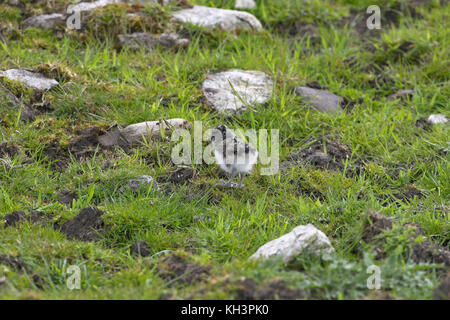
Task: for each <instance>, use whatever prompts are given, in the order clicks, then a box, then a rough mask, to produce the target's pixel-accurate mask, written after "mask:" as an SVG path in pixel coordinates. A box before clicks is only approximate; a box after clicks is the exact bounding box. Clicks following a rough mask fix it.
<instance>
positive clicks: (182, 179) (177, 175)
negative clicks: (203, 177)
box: [157, 168, 195, 185]
mask: <svg viewBox="0 0 450 320" xmlns="http://www.w3.org/2000/svg"><path fill="white" fill-rule="evenodd" d="M194 176H195V171H194V169H192V168H179V169H177V170H176V171H174V172H172V173H169V174H168V176H166V177H160V178H158V179H157V181H158V182H160V183H171V184H178V185H181V184H186V183H188V182H189V180H191V179H193V178H194Z"/></svg>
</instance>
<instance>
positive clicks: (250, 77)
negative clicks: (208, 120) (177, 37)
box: [202, 69, 273, 114]
mask: <svg viewBox="0 0 450 320" xmlns="http://www.w3.org/2000/svg"><path fill="white" fill-rule="evenodd" d="M230 83H231V85H230ZM202 89H203V94H204V95H205V97H206V101H207V103H208V104H209V105H210V106H211V107H213V108H214V109H216V110H218V111H219V112H221V113H225V114H230V113H231V114H232V113H236V112H240V111H242V110H244V109H245V104H244V103H243V102H242V101H241V99H242V100H243V101H244V102H246V103H247V104H249V105H252V104H255V103H264V102H266V101H268V100H269V99H270V96H271V95H272V91H273V81H272V78H271V77H270V76H268V75H267V74H265V73H263V72H260V71H247V70H239V69H232V70H229V71H224V72H219V73H211V74H208V75H207V76H206V79H205V81H204V82H203V88H202ZM233 89H234V90H233ZM235 93H236V94H237V95H238V96H239V97H240V98H241V99H239V97H238V96H237V95H236V94H235Z"/></svg>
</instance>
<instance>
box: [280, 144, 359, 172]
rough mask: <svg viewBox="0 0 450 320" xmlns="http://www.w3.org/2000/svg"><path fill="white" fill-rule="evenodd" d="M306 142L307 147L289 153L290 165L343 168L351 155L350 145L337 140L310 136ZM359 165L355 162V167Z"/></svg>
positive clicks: (332, 168) (357, 167)
mask: <svg viewBox="0 0 450 320" xmlns="http://www.w3.org/2000/svg"><path fill="white" fill-rule="evenodd" d="M324 140H325V142H324ZM306 144H308V147H306V148H303V149H301V150H300V151H297V152H293V153H291V154H290V156H289V158H290V166H295V165H299V164H309V165H312V166H314V167H316V168H319V169H331V170H343V169H344V167H345V164H344V163H345V161H346V160H350V157H351V155H352V151H351V149H350V147H348V146H347V145H345V144H344V143H342V142H340V141H338V140H334V141H331V140H328V139H314V138H311V139H309V140H308V141H307V142H306ZM359 167H360V165H359V164H356V167H355V168H356V169H359ZM348 168H350V169H351V168H352V166H351V165H349V167H348Z"/></svg>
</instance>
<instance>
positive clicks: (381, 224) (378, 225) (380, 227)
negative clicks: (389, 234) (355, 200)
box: [362, 211, 392, 243]
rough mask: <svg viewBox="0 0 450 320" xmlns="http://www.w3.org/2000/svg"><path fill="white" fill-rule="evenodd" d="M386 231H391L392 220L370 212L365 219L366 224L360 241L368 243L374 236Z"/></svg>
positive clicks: (375, 212) (376, 212)
mask: <svg viewBox="0 0 450 320" xmlns="http://www.w3.org/2000/svg"><path fill="white" fill-rule="evenodd" d="M388 229H392V219H389V218H387V217H385V216H384V215H383V214H381V213H380V212H378V211H370V212H369V214H368V217H367V224H366V226H365V227H364V231H363V236H362V239H363V240H364V241H365V242H366V243H370V242H372V241H373V240H374V239H375V237H376V236H378V235H379V234H381V233H383V232H384V231H386V230H388Z"/></svg>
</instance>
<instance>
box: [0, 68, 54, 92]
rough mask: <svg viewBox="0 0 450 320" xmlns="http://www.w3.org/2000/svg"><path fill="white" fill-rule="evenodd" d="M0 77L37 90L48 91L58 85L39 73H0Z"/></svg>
mask: <svg viewBox="0 0 450 320" xmlns="http://www.w3.org/2000/svg"><path fill="white" fill-rule="evenodd" d="M0 76H3V77H6V78H8V79H9V80H14V81H19V82H22V83H23V84H24V85H26V86H28V87H30V88H33V89H37V90H50V89H51V88H53V87H55V86H57V85H59V83H58V81H56V80H54V79H49V78H46V77H44V76H43V75H42V74H40V73H33V72H30V71H27V70H22V69H10V70H6V71H0Z"/></svg>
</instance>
